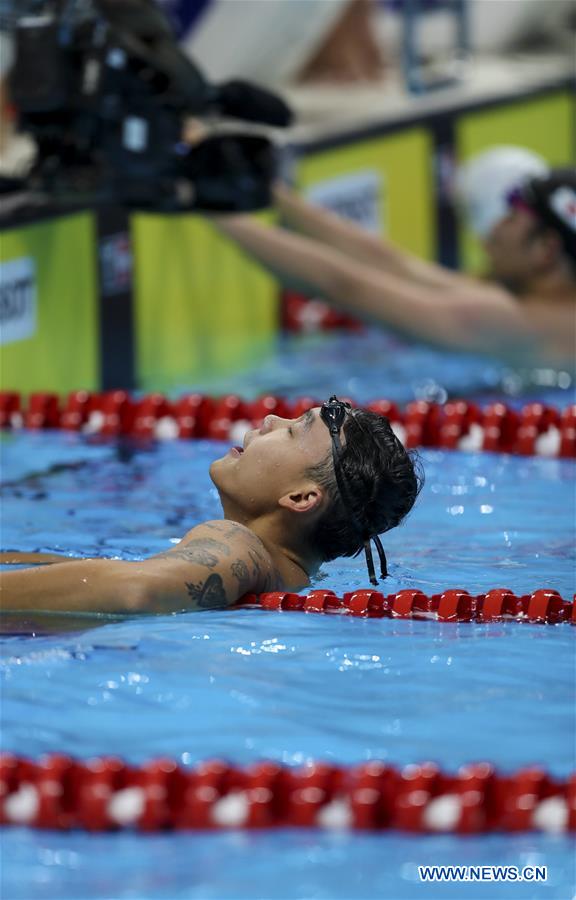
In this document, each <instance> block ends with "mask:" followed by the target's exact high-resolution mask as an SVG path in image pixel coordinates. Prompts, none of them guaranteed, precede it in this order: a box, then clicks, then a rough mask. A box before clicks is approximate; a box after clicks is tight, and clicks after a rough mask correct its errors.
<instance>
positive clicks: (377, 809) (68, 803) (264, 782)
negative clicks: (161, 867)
mask: <svg viewBox="0 0 576 900" xmlns="http://www.w3.org/2000/svg"><path fill="white" fill-rule="evenodd" d="M0 822H1V823H2V824H4V825H27V826H32V827H36V828H52V829H54V828H57V829H71V828H81V829H86V830H88V831H107V830H117V829H120V828H125V827H129V828H135V829H137V830H139V831H159V830H163V829H219V828H272V827H278V826H280V827H292V828H294V827H303V828H346V829H361V830H364V829H376V830H384V829H400V830H403V831H409V832H424V833H425V832H432V833H433V832H451V833H454V834H471V833H481V832H490V831H501V832H502V831H503V832H518V831H531V830H540V831H548V832H555V833H562V832H568V831H574V830H576V773H574V774H572V775H570V776H569V777H568V778H566V779H556V778H553V777H552V776H551V775H550V774H549V773H547V772H546V771H545V770H543V769H541V768H537V767H532V768H525V769H520V770H518V771H516V772H514V773H512V774H510V775H504V774H502V773H498V772H497V771H496V770H495V769H494V768H493V767H492V766H491V765H489V764H488V763H476V764H473V765H467V766H464V767H462V768H461V769H459V771H458V772H457V773H456V774H455V775H451V774H446V773H445V772H443V771H441V770H440V769H439V768H438V766H436V765H435V764H434V763H430V762H425V763H422V764H419V765H410V766H405V767H404V768H402V769H398V768H395V767H393V766H391V765H387V764H385V763H382V762H369V763H364V764H362V765H358V766H352V767H343V766H335V765H328V764H326V763H323V762H312V763H310V764H308V765H306V766H304V767H303V768H300V769H291V768H287V767H283V766H281V765H278V764H277V763H274V762H258V763H255V764H253V765H251V766H248V767H244V768H238V767H235V766H232V765H229V764H228V763H226V762H223V761H220V760H212V761H208V762H204V763H201V764H200V765H198V766H196V767H195V768H183V767H181V766H179V765H178V764H177V763H176V762H175V761H173V760H170V759H154V760H152V761H150V762H147V763H144V764H143V765H141V766H131V765H128V764H127V763H125V762H123V761H122V760H120V759H117V758H112V757H103V758H96V759H90V760H87V761H86V762H80V761H78V760H75V759H73V758H71V757H69V756H65V755H62V754H54V755H51V756H47V757H44V758H43V759H41V760H40V761H38V762H33V761H31V760H29V759H26V758H23V757H18V756H12V755H10V754H5V755H3V756H1V757H0Z"/></svg>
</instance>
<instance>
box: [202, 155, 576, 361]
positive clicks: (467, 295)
mask: <svg viewBox="0 0 576 900" xmlns="http://www.w3.org/2000/svg"><path fill="white" fill-rule="evenodd" d="M489 188H490V185H489V184H488V185H487V186H486V190H489ZM274 196H275V200H276V204H277V207H278V210H279V212H280V213H281V215H282V218H283V220H284V221H285V222H286V224H287V225H289V226H290V227H291V228H293V229H294V230H295V231H297V232H300V234H295V233H293V232H289V231H286V230H284V229H282V228H276V227H273V228H266V227H265V226H263V225H262V224H260V223H258V222H256V221H254V220H253V219H251V218H250V217H248V216H244V215H241V216H218V217H214V221H215V222H216V224H217V225H218V227H219V228H220V229H221V230H222V231H223V232H224V233H225V234H226V235H228V236H229V237H230V238H232V239H233V240H234V241H236V242H237V244H238V245H239V246H240V247H241V248H242V249H243V250H245V251H246V252H247V253H249V254H250V255H251V256H252V257H254V259H256V260H258V261H259V262H260V263H261V264H262V265H264V266H265V267H266V268H268V269H269V270H270V271H271V273H272V274H274V275H275V276H276V277H278V278H279V280H280V281H281V282H282V283H283V284H284V285H285V286H286V287H289V288H292V289H295V290H299V291H301V292H302V293H304V294H306V295H308V296H311V297H322V298H323V299H324V300H326V301H328V302H331V303H333V304H334V305H335V306H338V307H340V308H343V309H345V310H346V311H348V312H351V313H353V314H355V315H359V316H361V317H364V318H365V319H368V320H371V321H372V322H375V323H378V324H381V325H383V326H384V327H386V328H389V329H392V330H395V331H397V332H398V333H400V334H402V335H404V336H406V337H408V338H412V339H414V340H417V341H424V342H427V343H429V344H432V345H436V346H438V347H443V348H446V349H450V350H464V351H471V352H475V353H476V352H479V353H486V354H489V355H492V356H496V357H500V358H504V359H507V360H509V361H511V362H515V363H522V364H527V365H531V366H533V365H553V366H560V367H570V368H573V367H574V349H575V342H576V170H557V171H553V172H548V173H546V174H543V175H542V176H540V177H532V178H528V179H524V180H521V182H520V183H519V184H518V185H517V186H516V188H515V189H514V190H510V191H509V192H508V194H507V197H506V205H505V206H504V208H503V210H502V217H501V218H500V219H498V221H496V222H494V223H492V227H491V228H490V229H489V231H488V233H487V234H485V237H484V246H485V249H486V251H487V254H488V258H489V261H490V273H489V277H488V279H487V280H477V279H474V278H472V277H470V276H467V275H464V274H461V273H458V272H454V271H452V270H449V269H447V268H444V267H442V266H440V265H436V264H434V263H429V262H425V261H423V260H421V259H419V258H417V257H415V256H413V255H411V254H410V253H407V252H405V251H403V250H401V249H400V248H399V247H395V246H394V245H393V244H391V243H390V242H388V241H385V240H382V239H381V238H376V237H374V236H373V235H371V234H368V233H366V232H365V231H364V230H362V229H361V228H359V227H358V226H356V225H354V224H352V223H351V222H348V221H345V220H343V219H341V218H340V217H338V216H336V215H334V214H333V213H331V212H328V211H325V210H323V209H320V208H319V207H315V206H312V205H311V204H309V203H307V202H306V201H305V200H303V199H302V198H301V197H299V196H297V195H296V194H295V193H293V192H292V191H290V190H289V189H288V188H287V187H285V186H283V185H278V186H277V187H276V188H275V192H274Z"/></svg>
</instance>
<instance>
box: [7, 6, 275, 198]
mask: <svg viewBox="0 0 576 900" xmlns="http://www.w3.org/2000/svg"><path fill="white" fill-rule="evenodd" d="M18 6H19V9H21V7H22V4H21V3H19V4H18ZM28 6H29V9H28V11H27V12H26V13H22V12H21V11H19V12H18V14H17V15H15V16H14V20H13V25H14V35H15V43H16V61H15V65H14V67H13V70H12V75H11V96H12V99H13V102H14V104H15V106H16V108H17V110H18V112H19V116H20V128H21V130H23V131H25V132H28V133H30V134H31V136H32V137H33V138H34V140H35V142H36V145H37V151H38V152H37V157H36V162H35V163H34V165H33V167H32V169H31V171H30V173H29V175H28V176H27V179H26V187H27V189H28V190H32V191H33V192H35V193H40V194H45V195H47V196H48V197H49V198H50V201H51V203H56V204H57V205H64V206H66V205H70V204H72V205H78V204H82V203H86V202H88V203H91V204H94V203H114V204H120V205H123V206H127V207H130V208H139V209H150V210H157V211H186V210H192V209H197V210H205V211H222V212H225V211H227V212H233V211H247V210H253V209H259V208H263V207H266V206H267V205H269V200H270V184H271V182H272V180H273V178H274V176H275V170H276V159H275V151H274V145H273V143H272V142H271V141H270V140H269V139H268V138H267V137H265V136H262V135H260V134H237V133H230V132H224V133H221V134H213V135H211V136H209V137H207V138H204V139H203V140H200V141H199V142H198V143H194V144H193V145H192V144H190V143H185V142H184V140H183V130H184V124H185V122H186V120H187V119H190V118H194V117H198V118H199V117H205V116H211V117H218V118H220V117H227V118H228V117H229V118H236V119H241V120H243V121H250V122H257V123H261V124H265V125H271V126H275V127H284V126H286V125H288V124H290V122H291V118H292V117H291V112H290V110H289V108H288V107H287V106H286V105H285V103H284V102H283V101H282V100H281V99H280V98H279V97H277V96H275V95H274V94H272V93H270V92H268V91H265V90H263V89H261V88H258V87H255V86H253V85H250V84H248V83H244V82H240V81H236V82H228V83H226V84H224V85H221V86H214V85H211V84H209V83H208V82H207V81H206V80H205V79H204V77H203V76H202V74H201V73H200V72H199V70H198V69H197V67H196V66H195V65H194V64H193V63H192V62H191V61H190V60H189V59H188V58H187V57H186V56H185V55H184V54H183V53H182V51H181V50H180V49H179V47H178V45H177V44H176V42H175V40H174V37H173V35H172V33H171V30H170V27H169V25H168V23H167V21H166V19H165V18H164V16H163V14H162V13H161V12H160V10H159V9H158V8H157V7H156V6H155V5H154V3H153V0H52V2H48V0H28Z"/></svg>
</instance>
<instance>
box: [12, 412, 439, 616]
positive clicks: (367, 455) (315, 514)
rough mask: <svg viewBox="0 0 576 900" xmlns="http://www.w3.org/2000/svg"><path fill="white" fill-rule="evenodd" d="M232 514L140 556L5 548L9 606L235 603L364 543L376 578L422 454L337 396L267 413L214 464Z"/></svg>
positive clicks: (300, 583)
mask: <svg viewBox="0 0 576 900" xmlns="http://www.w3.org/2000/svg"><path fill="white" fill-rule="evenodd" d="M210 475H211V478H212V481H213V482H214V484H215V485H216V488H217V490H218V493H219V495H220V500H221V502H222V507H223V511H224V518H223V519H220V520H214V521H211V522H205V523H203V524H201V525H197V526H196V527H195V528H193V529H192V530H191V531H189V532H188V534H186V535H185V537H184V538H183V539H182V540H181V541H180V543H179V544H177V545H176V546H174V547H173V548H172V549H170V550H167V551H165V552H163V553H159V554H157V555H156V556H153V557H150V558H149V559H145V560H142V561H141V562H127V561H122V560H111V559H85V560H71V559H69V558H67V559H65V560H62V559H60V558H59V557H57V556H45V555H43V554H19V553H4V554H1V555H0V562H3V563H21V564H22V563H24V564H26V563H29V564H30V563H49V562H50V563H55V564H54V565H44V566H41V567H40V568H33V569H22V570H19V571H17V572H2V573H1V575H0V605H1V607H2V609H3V610H5V611H8V612H10V611H37V610H49V611H60V612H62V611H67V612H102V613H113V614H114V613H170V612H179V611H186V610H191V609H208V608H219V607H225V606H230V605H232V604H234V603H236V601H237V600H238V599H239V598H240V597H242V596H243V595H244V594H247V593H261V592H263V591H273V590H297V589H299V588H302V587H305V586H306V585H308V584H309V583H310V577H311V576H313V575H314V574H315V573H316V572H317V570H318V568H319V566H320V565H321V564H322V563H323V562H325V561H328V560H331V559H335V558H336V557H338V556H354V555H356V554H357V553H360V552H362V550H364V552H365V554H366V561H367V564H368V573H369V576H370V580H371V581H372V582H373V583H376V572H375V566H374V560H373V556H372V542H373V543H374V545H375V547H376V550H377V552H378V558H379V563H380V567H379V568H380V575H381V576H382V577H385V576H386V574H387V572H386V558H385V555H384V550H383V548H382V544H381V542H380V539H379V537H378V535H379V534H382V533H383V532H385V531H389V530H390V529H391V528H394V527H395V526H396V525H398V524H399V523H400V522H401V521H402V520H403V519H404V517H405V516H406V515H407V514H408V512H409V511H410V510H411V508H412V506H413V505H414V502H415V500H416V497H417V495H418V492H419V490H420V486H421V477H420V474H419V471H418V465H417V461H416V459H415V458H414V456H413V455H412V453H408V452H407V451H406V450H405V449H404V447H403V446H402V444H401V443H400V442H399V440H398V439H397V438H396V436H395V435H394V433H393V431H392V429H391V427H390V423H389V421H388V419H386V418H384V417H383V416H380V415H377V414H376V413H372V412H366V411H363V410H359V409H351V408H350V406H349V404H347V403H343V402H341V401H339V400H338V399H337V398H336V397H331V398H330V400H329V401H327V402H326V403H324V404H323V405H322V406H321V407H316V408H315V409H312V410H309V411H308V412H306V413H305V414H304V415H302V416H300V417H299V418H298V419H281V418H279V417H278V416H274V415H269V416H267V417H266V418H265V419H264V422H263V424H262V427H261V428H259V429H254V430H252V431H249V432H248V433H247V435H246V437H245V439H244V446H243V447H235V448H234V447H233V448H232V449H231V450H230V451H229V452H228V453H227V454H226V455H225V456H223V457H222V458H221V459H217V460H215V461H214V462H213V463H212V465H211V467H210Z"/></svg>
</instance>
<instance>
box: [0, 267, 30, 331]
mask: <svg viewBox="0 0 576 900" xmlns="http://www.w3.org/2000/svg"><path fill="white" fill-rule="evenodd" d="M36 306H37V304H36V266H35V264H34V260H33V259H31V258H30V257H22V258H21V259H12V260H10V261H9V262H4V263H0V344H12V343H15V342H16V341H24V340H26V339H27V338H31V337H33V336H34V334H35V333H36Z"/></svg>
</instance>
